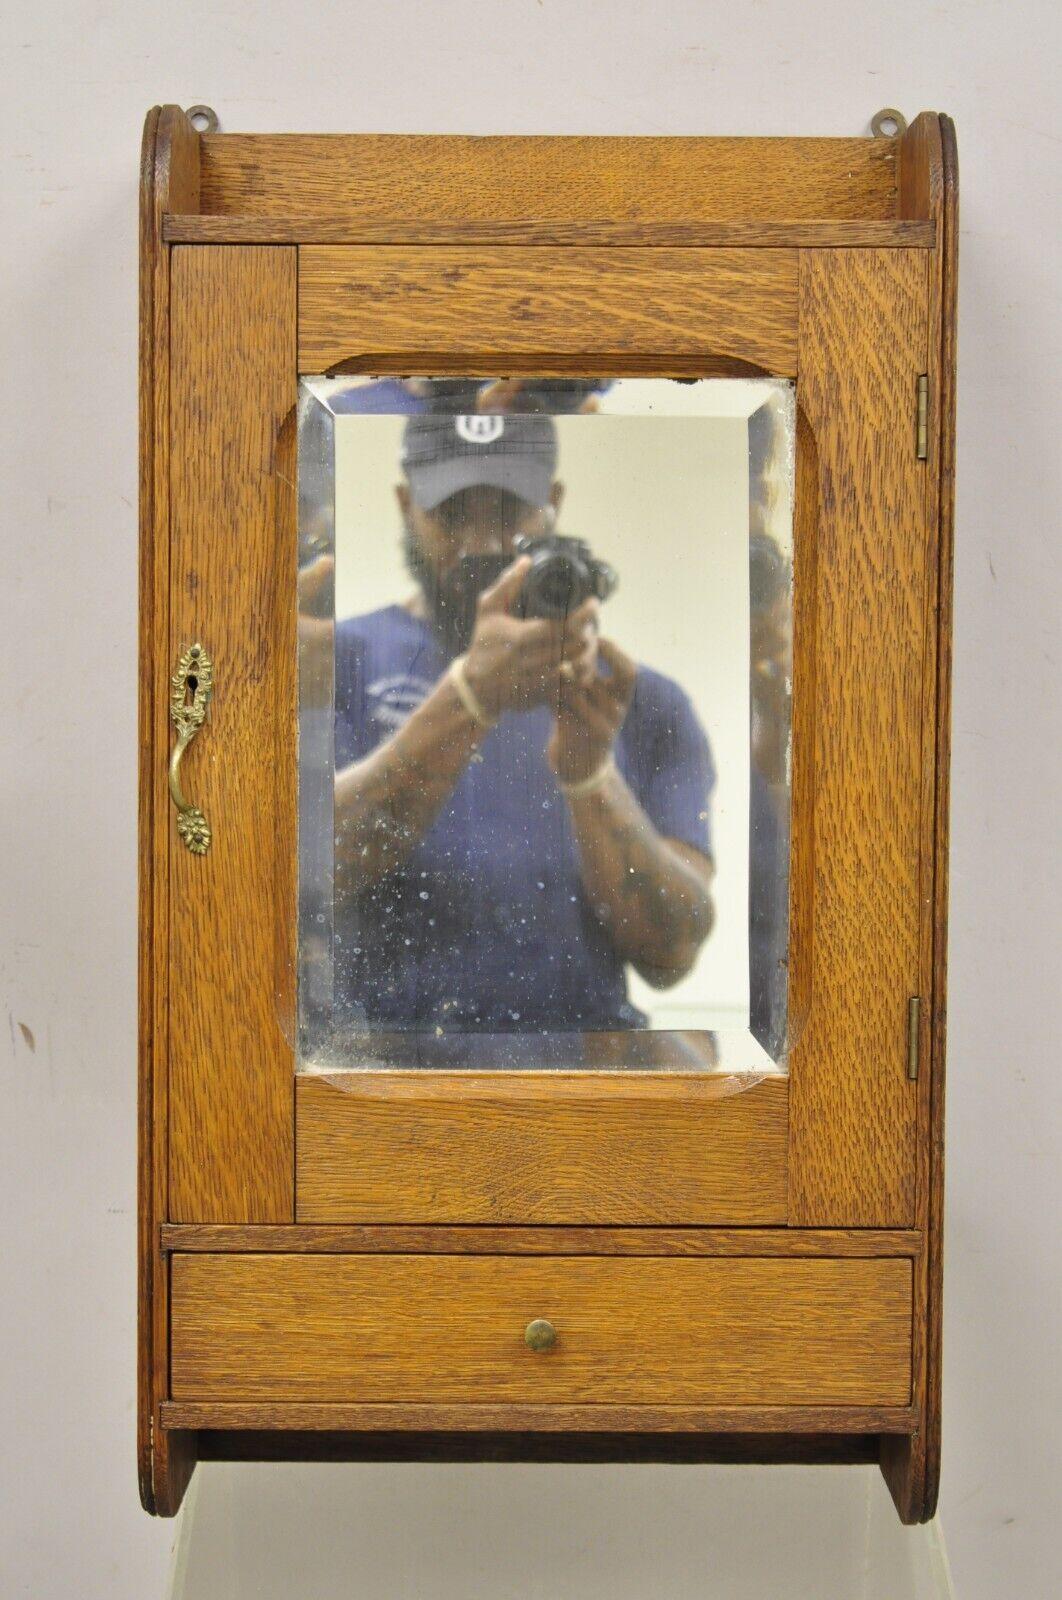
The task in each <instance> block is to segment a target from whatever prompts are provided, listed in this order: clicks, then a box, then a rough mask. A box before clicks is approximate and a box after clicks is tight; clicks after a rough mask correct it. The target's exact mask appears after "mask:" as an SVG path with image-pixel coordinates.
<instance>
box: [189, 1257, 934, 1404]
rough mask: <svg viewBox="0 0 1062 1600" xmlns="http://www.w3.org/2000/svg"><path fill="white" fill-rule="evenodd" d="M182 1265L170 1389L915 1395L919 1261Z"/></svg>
mask: <svg viewBox="0 0 1062 1600" xmlns="http://www.w3.org/2000/svg"><path fill="white" fill-rule="evenodd" d="M171 1271H172V1293H173V1312H172V1347H171V1397H172V1399H174V1400H223V1401H225V1402H227V1403H231V1402H234V1401H241V1400H270V1401H300V1402H301V1401H327V1402H329V1403H335V1402H383V1401H403V1402H423V1403H428V1404H432V1405H439V1404H447V1403H455V1404H456V1403H462V1402H471V1401H475V1402H478V1403H484V1402H487V1403H494V1404H510V1403H511V1404H516V1405H535V1404H539V1405H544V1404H592V1405H594V1406H600V1405H607V1404H610V1403H611V1404H669V1405H676V1404H704V1405H708V1404H720V1405H731V1406H747V1405H770V1406H774V1405H843V1404H853V1405H887V1406H906V1405H908V1404H909V1403H910V1362H911V1352H910V1322H911V1265H910V1262H908V1261H900V1260H874V1261H856V1260H852V1261H828V1260H817V1261H812V1260H808V1261H785V1260H769V1261H768V1260H757V1259H754V1258H737V1257H734V1258H730V1259H721V1258H701V1259H697V1260H684V1259H681V1258H678V1257H671V1258H668V1259H652V1258H644V1257H643V1258H632V1259H626V1260H616V1259H611V1258H608V1257H592V1256H578V1257H575V1256H568V1257H564V1258H557V1257H539V1258H518V1257H513V1256H505V1257H468V1256H456V1255H455V1256H388V1257H383V1256H332V1255H327V1256H295V1255H290V1256H276V1255H243V1256H232V1255H229V1256H210V1255H175V1256H174V1257H173V1258H172V1267H171ZM535 1317H548V1318H549V1319H550V1321H551V1322H553V1324H554V1325H555V1327H556V1329H557V1343H556V1345H555V1346H554V1348H553V1349H552V1350H550V1351H549V1352H548V1353H539V1354H535V1353H533V1352H532V1351H530V1350H529V1349H528V1348H527V1346H526V1344H525V1343H524V1329H525V1327H526V1326H527V1324H528V1322H529V1321H531V1320H532V1319H533V1318H535ZM494 1425H495V1426H497V1425H498V1424H497V1423H495V1424H494Z"/></svg>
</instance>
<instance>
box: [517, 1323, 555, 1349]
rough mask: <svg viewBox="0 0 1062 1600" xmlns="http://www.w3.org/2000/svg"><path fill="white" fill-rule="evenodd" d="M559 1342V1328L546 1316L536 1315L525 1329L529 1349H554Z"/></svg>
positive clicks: (525, 1341)
mask: <svg viewBox="0 0 1062 1600" xmlns="http://www.w3.org/2000/svg"><path fill="white" fill-rule="evenodd" d="M556 1342H557V1330H556V1328H555V1327H554V1326H553V1324H552V1322H547V1321H546V1319H545V1317H536V1318H535V1320H534V1322H529V1323H528V1324H527V1327H526V1328H525V1329H524V1343H525V1344H526V1345H527V1348H528V1349H529V1350H535V1351H539V1350H552V1349H553V1346H554V1345H555V1344H556Z"/></svg>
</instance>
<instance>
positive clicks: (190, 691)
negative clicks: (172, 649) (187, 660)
mask: <svg viewBox="0 0 1062 1600" xmlns="http://www.w3.org/2000/svg"><path fill="white" fill-rule="evenodd" d="M184 684H185V694H184V703H185V705H186V706H191V705H194V704H195V691H196V690H197V689H198V687H199V679H198V678H197V677H196V675H195V673H194V672H190V673H189V674H188V676H187V678H185V680H184Z"/></svg>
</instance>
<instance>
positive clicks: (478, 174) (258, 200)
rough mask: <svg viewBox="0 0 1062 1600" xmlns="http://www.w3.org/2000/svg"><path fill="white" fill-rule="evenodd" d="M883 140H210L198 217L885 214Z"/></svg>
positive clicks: (629, 218) (889, 211) (891, 196)
mask: <svg viewBox="0 0 1062 1600" xmlns="http://www.w3.org/2000/svg"><path fill="white" fill-rule="evenodd" d="M896 151H897V143H896V141H895V140H893V139H695V138H694V139H673V138H655V139H645V138H626V139H624V138H620V139H617V138H454V137H434V136H428V137H423V136H416V135H412V136H410V135H406V136H402V135H399V136H394V135H388V134H385V135H365V134H359V135H352V136H345V135H339V136H336V135H323V136H322V135H306V134H297V135H293V134H265V135H263V134H250V135H248V134H229V133H223V134H212V135H208V136H206V137H205V138H204V139H203V192H202V203H201V208H202V210H203V211H206V212H232V213H235V214H236V215H237V216H272V217H283V216H297V215H300V214H302V215H310V216H313V215H316V216H320V215H322V214H323V215H326V216H335V215H337V214H339V213H345V214H347V215H348V216H351V217H356V218H361V219H365V220H370V219H373V218H377V219H380V220H382V221H388V220H390V219H393V218H395V217H403V218H416V217H429V218H445V219H446V220H450V221H455V222H456V221H463V220H468V221H487V222H496V221H504V220H506V219H508V218H520V219H527V220H529V221H532V222H639V221H642V220H647V219H650V220H651V219H655V220H658V221H661V222H666V221H671V222H700V221H705V220H720V221H724V220H727V219H732V220H734V221H738V222H746V221H751V220H755V219H758V218H761V217H762V218H770V217H782V218H789V219H792V220H798V219H804V218H808V219H818V220H821V219H826V218H833V217H851V218H865V219H873V218H879V219H881V220H886V219H890V218H892V217H895V215H896Z"/></svg>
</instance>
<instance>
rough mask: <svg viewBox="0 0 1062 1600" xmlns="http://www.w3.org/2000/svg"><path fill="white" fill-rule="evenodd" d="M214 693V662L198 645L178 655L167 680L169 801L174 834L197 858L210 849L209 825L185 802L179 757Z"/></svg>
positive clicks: (191, 738) (196, 730)
mask: <svg viewBox="0 0 1062 1600" xmlns="http://www.w3.org/2000/svg"><path fill="white" fill-rule="evenodd" d="M213 692H214V666H213V663H212V662H211V659H210V657H209V656H208V655H207V653H206V651H205V650H204V649H203V646H202V645H201V644H193V645H191V646H189V648H188V649H187V650H186V651H185V652H184V654H183V655H182V656H181V659H180V660H179V661H178V663H177V670H176V671H175V672H174V674H173V677H172V678H171V679H170V716H171V717H172V718H173V721H174V725H175V726H176V729H177V743H176V744H175V745H174V747H173V751H172V753H171V755H170V798H171V799H172V801H173V803H174V805H175V806H176V807H177V832H178V833H179V834H180V836H181V838H182V839H183V840H184V842H185V844H186V845H187V846H188V848H189V850H191V852H192V854H193V855H197V856H202V855H205V854H206V852H207V851H208V850H209V848H210V839H211V834H210V824H209V822H208V821H207V819H206V817H204V815H203V813H202V812H201V811H200V809H199V807H198V806H193V805H192V804H191V803H190V802H189V801H188V800H186V799H185V796H184V792H183V790H182V789H181V776H180V769H181V758H182V757H183V755H184V752H185V751H186V750H187V749H188V746H189V745H190V744H191V742H192V740H193V739H194V738H195V736H196V734H197V733H198V732H199V730H200V728H201V727H202V726H203V723H204V722H205V721H206V714H207V706H208V705H209V704H210V696H211V695H212V694H213Z"/></svg>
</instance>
